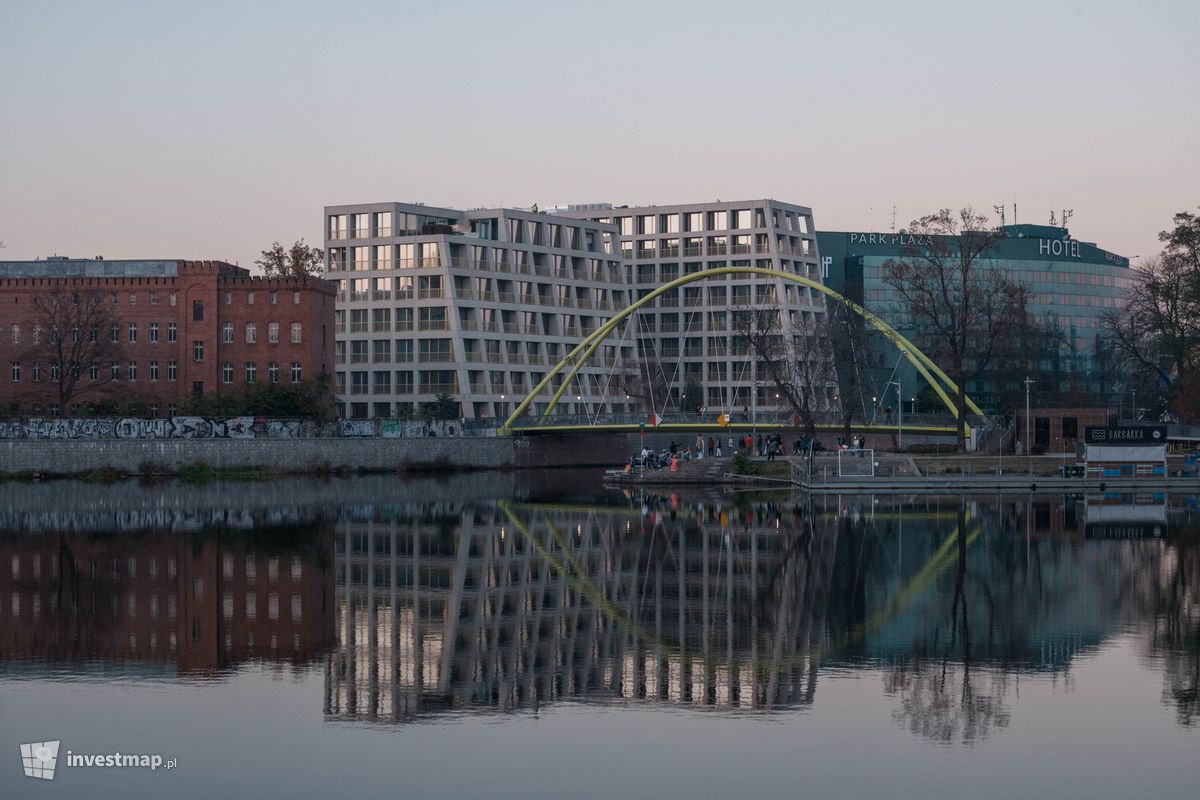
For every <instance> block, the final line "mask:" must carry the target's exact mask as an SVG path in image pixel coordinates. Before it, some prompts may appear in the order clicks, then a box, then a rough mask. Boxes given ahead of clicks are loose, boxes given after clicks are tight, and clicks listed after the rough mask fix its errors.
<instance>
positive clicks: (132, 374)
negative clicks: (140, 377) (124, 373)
mask: <svg viewBox="0 0 1200 800" xmlns="http://www.w3.org/2000/svg"><path fill="white" fill-rule="evenodd" d="M129 380H131V381H136V380H137V362H136V361H130V362H129Z"/></svg>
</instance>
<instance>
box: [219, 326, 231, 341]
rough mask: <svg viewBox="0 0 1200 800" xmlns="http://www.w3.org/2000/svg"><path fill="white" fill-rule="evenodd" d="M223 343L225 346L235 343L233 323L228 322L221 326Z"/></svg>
mask: <svg viewBox="0 0 1200 800" xmlns="http://www.w3.org/2000/svg"><path fill="white" fill-rule="evenodd" d="M221 341H222V342H224V343H225V344H232V343H233V323H232V322H226V323H225V324H224V325H222V326H221Z"/></svg>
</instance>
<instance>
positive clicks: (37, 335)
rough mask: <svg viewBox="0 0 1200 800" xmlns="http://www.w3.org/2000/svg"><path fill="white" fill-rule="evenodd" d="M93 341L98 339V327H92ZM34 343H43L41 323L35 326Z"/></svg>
mask: <svg viewBox="0 0 1200 800" xmlns="http://www.w3.org/2000/svg"><path fill="white" fill-rule="evenodd" d="M92 341H93V342H95V341H96V329H95V328H92ZM33 343H34V344H41V343H42V326H41V325H34V326H33Z"/></svg>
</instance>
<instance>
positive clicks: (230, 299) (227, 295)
mask: <svg viewBox="0 0 1200 800" xmlns="http://www.w3.org/2000/svg"><path fill="white" fill-rule="evenodd" d="M225 305H227V306H231V305H233V292H226V293H225Z"/></svg>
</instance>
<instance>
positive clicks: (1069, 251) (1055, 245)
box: [1038, 239, 1082, 258]
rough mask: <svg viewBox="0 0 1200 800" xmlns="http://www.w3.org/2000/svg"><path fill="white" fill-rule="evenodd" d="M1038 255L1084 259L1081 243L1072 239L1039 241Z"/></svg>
mask: <svg viewBox="0 0 1200 800" xmlns="http://www.w3.org/2000/svg"><path fill="white" fill-rule="evenodd" d="M1038 255H1042V256H1067V257H1069V258H1082V255H1081V254H1080V252H1079V242H1075V241H1071V240H1070V239H1066V240H1064V239H1038Z"/></svg>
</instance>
